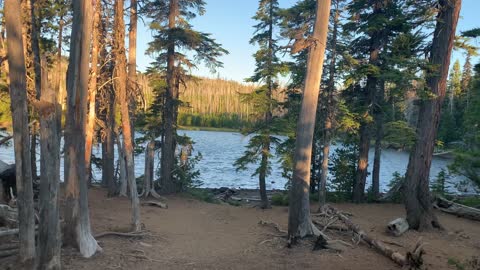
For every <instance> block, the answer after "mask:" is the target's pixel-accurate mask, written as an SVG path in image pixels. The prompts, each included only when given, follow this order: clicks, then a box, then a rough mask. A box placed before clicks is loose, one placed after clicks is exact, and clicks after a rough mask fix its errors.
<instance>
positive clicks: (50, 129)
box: [34, 57, 62, 269]
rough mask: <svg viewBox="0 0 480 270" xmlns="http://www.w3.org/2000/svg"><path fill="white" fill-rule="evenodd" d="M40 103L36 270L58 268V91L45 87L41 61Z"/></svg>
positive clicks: (59, 110)
mask: <svg viewBox="0 0 480 270" xmlns="http://www.w3.org/2000/svg"><path fill="white" fill-rule="evenodd" d="M41 66H42V69H41V71H42V73H41V74H42V76H41V86H42V87H41V94H40V101H39V102H36V103H35V104H34V106H35V110H36V111H37V112H38V115H39V118H40V149H41V153H42V155H41V156H40V196H39V205H40V221H41V222H40V223H39V236H38V240H39V244H38V247H39V248H38V252H39V254H38V257H39V261H38V266H39V269H60V268H61V264H60V251H61V239H60V233H61V232H60V219H59V203H58V198H59V197H58V187H59V184H60V127H61V112H62V109H61V107H60V103H58V99H57V96H58V88H55V87H50V86H49V85H48V82H47V81H48V77H47V70H48V67H47V63H46V59H45V58H44V57H43V58H42V61H41Z"/></svg>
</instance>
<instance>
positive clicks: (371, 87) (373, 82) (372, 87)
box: [353, 1, 385, 203]
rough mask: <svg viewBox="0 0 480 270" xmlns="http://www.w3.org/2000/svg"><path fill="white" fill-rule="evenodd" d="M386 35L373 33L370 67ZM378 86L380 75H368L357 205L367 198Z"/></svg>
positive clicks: (356, 184) (379, 3)
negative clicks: (373, 105) (373, 110)
mask: <svg viewBox="0 0 480 270" xmlns="http://www.w3.org/2000/svg"><path fill="white" fill-rule="evenodd" d="M384 4H385V3H384V2H383V1H376V2H375V3H374V4H373V14H378V13H380V12H382V10H383V8H384V7H383V5H384ZM383 35H384V29H377V30H375V31H373V33H372V36H371V38H370V48H369V51H370V56H369V59H368V63H369V65H373V66H377V67H378V61H379V54H380V50H381V48H382V40H383ZM377 86H378V74H368V75H367V85H366V87H365V90H364V91H365V92H364V97H363V98H364V107H365V108H366V109H365V110H366V111H365V114H364V118H365V119H363V120H362V121H361V123H360V131H359V133H360V141H359V144H358V146H359V147H358V148H359V153H358V162H357V173H356V174H355V181H354V184H353V201H354V202H355V203H360V202H363V201H364V199H365V198H364V197H365V185H366V182H367V176H368V154H369V151H370V139H371V133H370V130H371V129H372V124H371V121H370V120H368V116H369V115H370V114H371V109H370V108H371V104H372V103H373V101H374V98H375V94H376V92H377Z"/></svg>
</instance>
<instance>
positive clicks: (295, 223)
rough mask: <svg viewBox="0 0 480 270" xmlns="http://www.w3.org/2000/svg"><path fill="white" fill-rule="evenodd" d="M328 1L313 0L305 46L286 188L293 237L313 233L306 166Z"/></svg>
mask: <svg viewBox="0 0 480 270" xmlns="http://www.w3.org/2000/svg"><path fill="white" fill-rule="evenodd" d="M330 3H331V1H330V0H325V1H320V0H318V1H317V7H316V19H315V26H314V31H313V38H314V39H315V43H314V44H313V45H312V46H311V47H310V48H309V54H308V63H307V75H306V78H305V90H304V91H303V98H302V105H301V110H300V117H299V120H298V124H297V141H296V148H295V167H294V171H293V177H292V187H291V189H290V208H289V216H288V236H289V239H293V240H294V239H296V238H299V237H300V238H302V237H305V236H307V235H313V234H314V225H313V224H312V220H311V218H310V200H309V189H310V166H311V154H312V141H313V132H314V128H315V116H316V111H317V105H318V94H319V91H320V80H321V77H322V71H323V60H324V57H325V47H326V46H325V44H326V41H327V33H328V18H329V15H330Z"/></svg>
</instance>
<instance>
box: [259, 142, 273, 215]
mask: <svg viewBox="0 0 480 270" xmlns="http://www.w3.org/2000/svg"><path fill="white" fill-rule="evenodd" d="M267 136H268V135H267ZM269 152H270V143H268V144H265V145H264V147H263V150H262V161H261V163H260V166H261V168H260V173H259V176H258V178H259V179H258V180H259V186H260V199H261V205H260V207H261V208H262V209H268V208H271V206H270V202H269V201H268V196H267V187H266V183H265V178H266V174H267V167H268V155H269Z"/></svg>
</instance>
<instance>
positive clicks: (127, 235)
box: [95, 231, 148, 239]
mask: <svg viewBox="0 0 480 270" xmlns="http://www.w3.org/2000/svg"><path fill="white" fill-rule="evenodd" d="M147 235H148V233H146V232H142V231H140V232H129V233H122V232H102V233H99V234H97V235H95V238H96V239H98V238H101V237H106V236H120V237H144V236H147Z"/></svg>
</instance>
